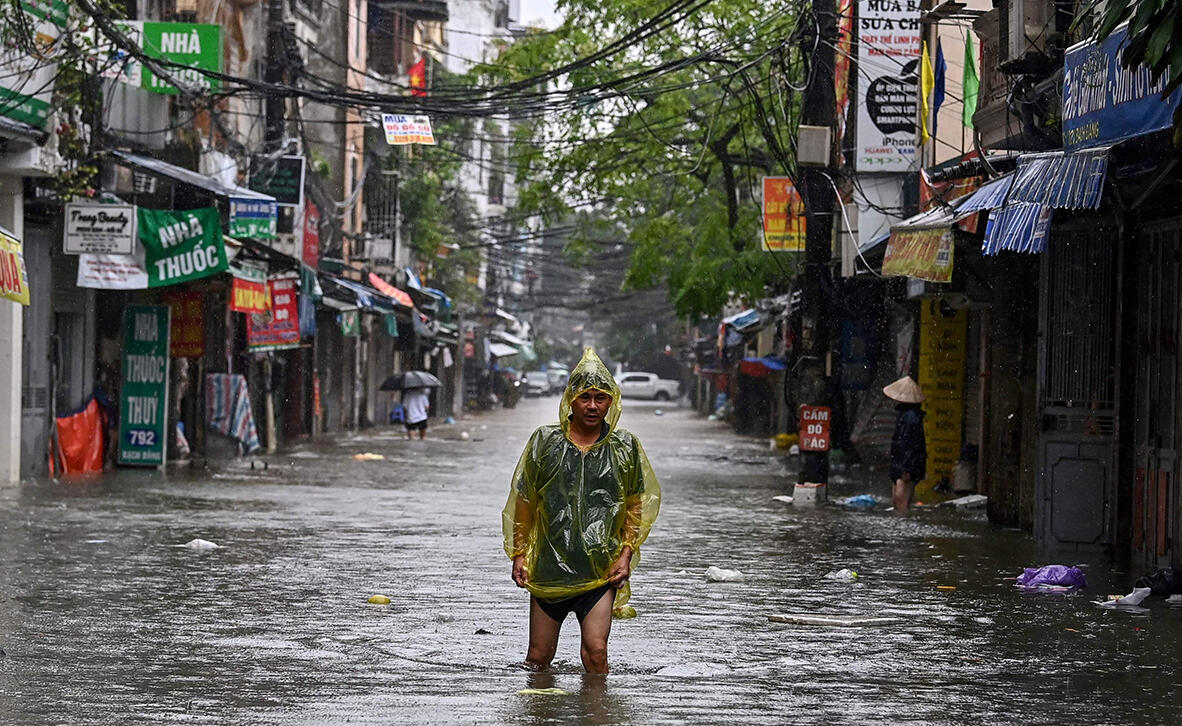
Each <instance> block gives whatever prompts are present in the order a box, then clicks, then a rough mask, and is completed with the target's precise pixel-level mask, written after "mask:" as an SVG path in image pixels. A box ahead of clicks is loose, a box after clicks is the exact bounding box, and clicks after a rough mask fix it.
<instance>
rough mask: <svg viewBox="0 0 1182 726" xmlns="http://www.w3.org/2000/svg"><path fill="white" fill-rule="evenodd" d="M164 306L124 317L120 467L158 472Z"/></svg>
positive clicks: (164, 397) (164, 386)
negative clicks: (147, 468) (150, 467)
mask: <svg viewBox="0 0 1182 726" xmlns="http://www.w3.org/2000/svg"><path fill="white" fill-rule="evenodd" d="M168 338H169V307H168V306H167V305H129V306H128V307H127V308H125V309H124V311H123V382H122V385H121V386H120V388H119V463H120V464H128V465H131V466H163V465H164V457H165V443H166V440H165V436H164V432H165V429H166V424H167V422H168V405H167V404H168V347H169V345H168Z"/></svg>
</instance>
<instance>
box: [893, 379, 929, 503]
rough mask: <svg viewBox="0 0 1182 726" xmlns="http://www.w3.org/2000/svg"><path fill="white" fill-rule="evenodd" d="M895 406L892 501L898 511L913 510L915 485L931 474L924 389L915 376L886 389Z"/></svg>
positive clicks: (900, 380)
mask: <svg viewBox="0 0 1182 726" xmlns="http://www.w3.org/2000/svg"><path fill="white" fill-rule="evenodd" d="M882 392H883V393H884V394H886V397H887V398H890V399H891V400H894V401H898V404H896V405H895V411H896V418H895V435H894V438H892V439H891V472H890V476H891V481H892V482H894V485H895V486H894V491H893V492H892V497H891V498H892V500H893V501H894V505H895V511H896V512H899V513H903V512H906V511H908V510H909V509H911V495H912V494H914V493H915V485H916V484H918V483H919V482H921V481H923V478H924V477H925V476H927V462H928V453H927V445H926V444H925V443H924V435H923V409H921V408H920V406H919V404H920V403H922V402H923V399H924V395H923V391H922V390H920V388H919V384H918V383H916V382H915V381H914V380H913V379H912V378H911V376H903V377H902V378H900V379H899V380H897V381H895V382H894V383H892V384H891V385H889V386H886V387H885V388H883V389H882Z"/></svg>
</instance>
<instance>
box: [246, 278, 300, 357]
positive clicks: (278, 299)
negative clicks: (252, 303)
mask: <svg viewBox="0 0 1182 726" xmlns="http://www.w3.org/2000/svg"><path fill="white" fill-rule="evenodd" d="M267 287H268V288H269V289H270V292H271V309H270V310H269V311H268V312H266V313H264V314H261V315H260V314H257V313H256V314H254V315H251V316H249V317H247V319H246V345H247V347H248V348H250V349H251V350H282V349H284V348H298V347H299V345H300V312H299V311H300V307H299V300H298V297H297V292H296V280H294V279H292V278H289V277H285V278H281V279H278V280H271V281H270V282H268V283H267Z"/></svg>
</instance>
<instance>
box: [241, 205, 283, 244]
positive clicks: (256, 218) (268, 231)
mask: <svg viewBox="0 0 1182 726" xmlns="http://www.w3.org/2000/svg"><path fill="white" fill-rule="evenodd" d="M278 219H279V205H278V204H277V203H275V202H272V201H270V200H267V199H239V198H237V197H231V198H230V233H229V234H230V236H231V237H249V238H252V239H274V238H275V230H276V222H277V220H278Z"/></svg>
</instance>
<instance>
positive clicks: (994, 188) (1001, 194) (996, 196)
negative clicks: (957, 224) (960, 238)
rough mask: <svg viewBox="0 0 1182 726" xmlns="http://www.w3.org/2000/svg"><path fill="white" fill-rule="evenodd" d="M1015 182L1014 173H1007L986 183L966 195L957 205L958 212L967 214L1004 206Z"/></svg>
mask: <svg viewBox="0 0 1182 726" xmlns="http://www.w3.org/2000/svg"><path fill="white" fill-rule="evenodd" d="M1013 184H1014V175H1013V174H1006V175H1005V176H1002V177H998V178H997V179H994V180H993V181H991V182H989V183H987V184H984V185H982V186H981V188H980V189H978V190H977V191H975V192H972V193H971V194H968V195H965V196H964V197H963V198H961V199H960V200H958V201H959V204H957V205H956V211H957V213H964V214H965V215H968V214H972V213H973V212H985V211H989V210H991V209H997V208H998V207H1001V206H1004V205H1005V203H1006V200H1007V198H1008V196H1009V193H1010V187H1011V186H1013Z"/></svg>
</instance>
